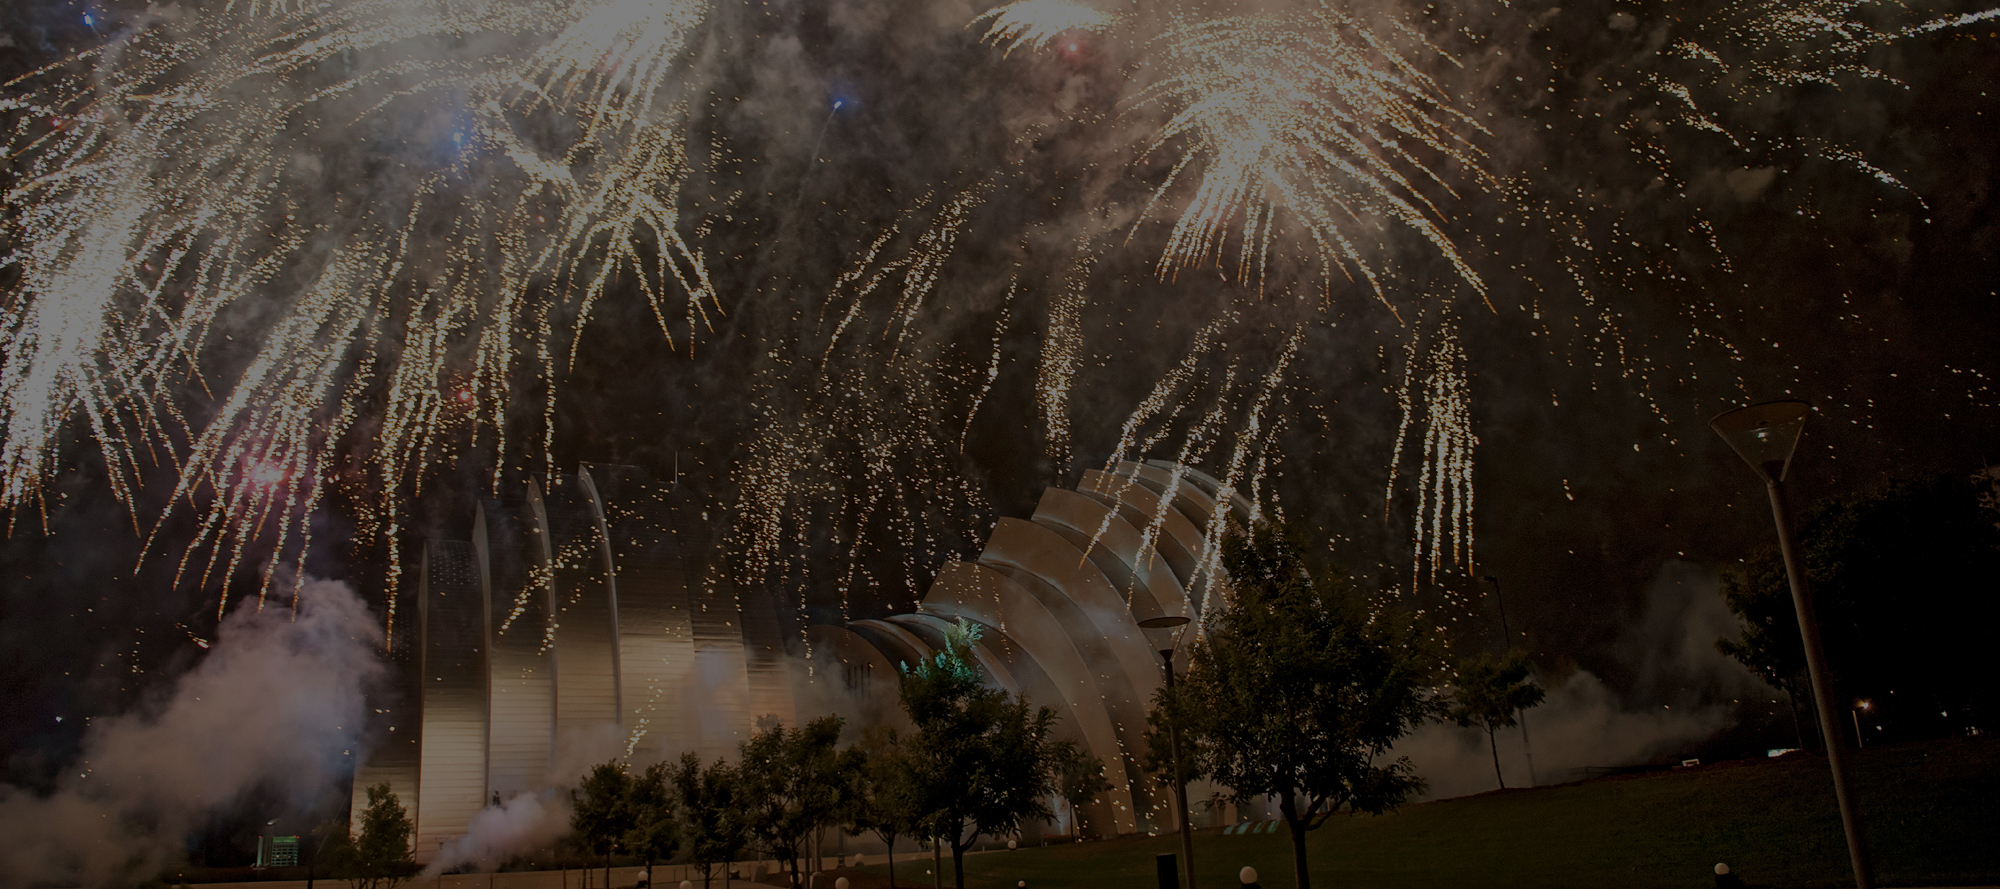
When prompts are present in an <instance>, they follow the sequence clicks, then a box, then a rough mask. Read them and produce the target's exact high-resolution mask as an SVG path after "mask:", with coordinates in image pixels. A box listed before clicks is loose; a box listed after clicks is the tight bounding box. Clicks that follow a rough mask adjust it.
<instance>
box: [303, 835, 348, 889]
mask: <svg viewBox="0 0 2000 889" xmlns="http://www.w3.org/2000/svg"><path fill="white" fill-rule="evenodd" d="M299 851H300V852H301V853H302V855H301V857H302V858H304V859H305V865H306V889H313V882H314V879H315V878H317V877H318V876H319V875H320V874H322V873H335V872H338V871H340V870H341V869H342V868H345V867H347V862H348V860H349V859H350V858H351V857H352V855H353V851H354V845H353V843H352V842H350V841H349V840H348V838H347V819H345V818H330V819H327V820H325V821H322V822H320V823H319V824H318V825H316V826H314V827H313V829H312V836H311V837H309V838H307V840H306V842H305V844H304V845H303V846H302V847H301V848H300V849H299Z"/></svg>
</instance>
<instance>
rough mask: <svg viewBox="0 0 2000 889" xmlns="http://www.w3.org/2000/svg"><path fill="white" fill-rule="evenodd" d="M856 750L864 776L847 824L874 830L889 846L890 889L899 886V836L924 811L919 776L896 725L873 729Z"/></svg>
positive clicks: (913, 829)
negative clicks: (897, 867)
mask: <svg viewBox="0 0 2000 889" xmlns="http://www.w3.org/2000/svg"><path fill="white" fill-rule="evenodd" d="M856 752H857V754H858V755H857V757H856V760H855V762H856V765H857V766H858V767H859V772H860V779H861V780H860V781H859V783H858V785H857V787H856V794H855V798H854V802H853V805H852V806H851V807H850V808H849V809H848V818H849V820H848V824H847V826H848V829H849V830H850V831H852V832H854V833H857V834H858V833H873V834H875V835H876V836H877V837H880V838H881V839H882V843H883V845H886V846H888V847H889V889H896V838H897V837H901V836H909V835H910V834H912V833H914V832H916V831H917V829H918V826H919V818H920V816H921V815H922V813H921V812H920V811H919V808H918V807H919V805H920V804H921V802H922V800H921V798H920V795H919V788H918V786H917V780H916V776H915V775H913V774H912V773H911V769H910V761H909V757H907V756H905V755H904V753H903V746H902V741H901V739H900V738H898V737H897V736H896V730H895V729H892V728H889V727H887V726H878V727H876V728H873V729H870V730H869V731H868V732H867V733H866V734H864V735H862V736H861V743H860V744H859V745H857V748H856Z"/></svg>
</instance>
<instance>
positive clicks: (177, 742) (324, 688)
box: [0, 580, 383, 886]
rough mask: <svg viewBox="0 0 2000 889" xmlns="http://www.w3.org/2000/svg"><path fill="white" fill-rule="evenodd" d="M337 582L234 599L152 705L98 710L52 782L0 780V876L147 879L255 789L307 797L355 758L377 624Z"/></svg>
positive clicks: (374, 662) (280, 797)
mask: <svg viewBox="0 0 2000 889" xmlns="http://www.w3.org/2000/svg"><path fill="white" fill-rule="evenodd" d="M378 626H379V624H378V622H377V620H376V619H375V618H374V616H372V615H371V614H370V612H369V610H368V608H367V606H366V605H364V604H363V603H362V601H361V599H360V598H359V597H357V596H356V595H355V594H354V592H353V591H352V590H351V589H349V588H348V586H347V585H346V584H344V583H339V582H335V581H325V580H308V581H307V582H306V583H305V584H304V585H303V587H302V589H301V593H300V596H299V610H298V612H297V614H296V615H294V614H293V613H292V612H291V611H289V610H288V609H286V608H284V607H281V606H279V605H277V604H276V603H275V602H274V603H273V604H271V605H270V606H268V607H265V608H263V609H262V610H259V609H257V608H256V607H255V606H254V605H247V604H246V606H245V607H240V608H238V609H237V610H236V611H235V612H234V613H233V614H231V615H229V616H228V617H227V618H225V619H224V620H223V622H222V626H221V631H220V633H219V634H218V638H217V640H216V642H215V644H214V647H213V648H212V649H211V650H210V651H209V652H208V655H207V656H206V657H205V658H204V659H203V660H202V661H201V662H200V663H199V664H197V665H196V666H195V667H194V668H193V669H192V670H190V671H189V672H188V673H187V674H186V675H184V676H182V677H181V678H180V679H179V680H178V681H176V682H175V683H174V684H173V685H172V686H171V687H170V688H168V689H166V690H165V691H164V692H163V693H162V694H161V695H160V696H159V697H158V698H157V699H156V700H155V701H154V702H153V703H152V704H151V705H150V706H145V707H142V708H140V709H138V710H136V711H134V712H129V713H124V714H120V715H116V716H110V717H105V718H101V719H98V720H96V721H94V722H93V723H92V725H91V726H90V728H89V730H88V731H87V732H86V733H85V735H84V740H83V744H82V751H81V756H80V757H79V758H78V760H77V761H76V762H75V763H73V764H72V767H71V768H70V770H69V773H68V774H67V775H66V776H65V778H64V779H63V780H62V781H61V782H60V784H59V785H58V787H57V789H56V790H55V792H54V793H53V794H51V795H47V796H43V795H38V794H35V793H32V792H30V791H26V790H23V789H21V788H18V787H13V786H0V834H4V835H5V836H6V837H7V838H8V840H7V842H6V843H4V844H0V886H26V885H29V884H33V883H38V882H43V881H73V880H80V881H81V883H82V884H83V885H85V886H101V885H107V884H113V883H117V882H120V881H125V880H136V879H143V878H145V877H146V876H149V875H151V874H152V873H154V872H156V871H158V870H159V869H160V868H161V867H163V866H165V865H166V864H168V863H170V861H171V860H172V858H173V857H174V856H176V855H178V854H181V852H182V848H183V845H182V844H183V843H184V841H185V838H186V836H187V835H188V834H189V833H190V832H191V831H193V830H196V829H198V828H199V827H200V826H201V824H202V823H203V822H204V821H205V820H206V819H207V818H209V817H210V816H212V815H214V814H216V813H218V812H220V811H222V810H223V809H225V808H226V807H228V806H230V805H231V804H233V803H236V802H238V801H239V800H241V799H243V798H244V797H245V796H246V795H248V794H251V793H252V792H260V791H261V792H270V793H273V794H274V795H275V799H276V800H277V802H278V805H281V806H286V807H291V808H297V809H304V808H306V807H308V806H310V805H311V804H312V803H313V802H314V800H315V798H316V797H317V796H318V795H319V794H321V793H323V792H326V791H328V790H329V789H331V788H334V787H335V786H336V785H337V784H338V783H339V781H340V780H341V779H343V778H344V777H345V776H346V775H347V774H348V770H349V769H350V767H351V766H350V763H352V762H353V757H356V756H359V755H360V754H361V753H362V752H363V751H361V750H359V749H358V748H357V747H356V740H357V737H358V736H359V734H360V730H361V728H362V723H363V717H364V715H365V713H366V711H365V709H364V705H363V700H362V692H363V688H364V686H366V685H367V684H369V683H370V682H372V681H374V680H375V679H376V677H377V676H378V675H379V674H380V673H381V671H382V669H383V666H382V664H381V662H380V660H379V659H378V658H377V656H376V652H377V651H378V650H379V648H380V645H381V631H380V630H379V629H378Z"/></svg>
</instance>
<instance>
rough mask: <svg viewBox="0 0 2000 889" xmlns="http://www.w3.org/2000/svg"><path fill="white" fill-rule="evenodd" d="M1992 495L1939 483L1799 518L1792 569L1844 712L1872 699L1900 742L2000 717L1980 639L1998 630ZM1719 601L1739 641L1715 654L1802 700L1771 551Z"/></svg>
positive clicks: (1999, 547)
mask: <svg viewBox="0 0 2000 889" xmlns="http://www.w3.org/2000/svg"><path fill="white" fill-rule="evenodd" d="M1991 493H1992V492H1991V488H1990V480H1989V479H1985V478H1983V477H1969V476H1965V475H1957V474H1950V475H1939V476H1932V477H1928V478H1921V479H1915V480H1909V481H1895V482H1891V483H1890V484H1889V485H1887V486H1886V487H1884V488H1883V489H1882V490H1880V491H1878V492H1875V493H1872V494H1869V495H1865V496H1855V497H1838V498H1832V499H1828V500H1825V501H1822V502H1820V503H1817V504H1814V505H1813V506H1812V507H1810V508H1808V509H1806V510H1805V511H1804V512H1803V513H1802V514H1801V516H1800V519H1799V523H1798V528H1797V531H1798V537H1799V549H1800V558H1801V560H1802V561H1803V563H1804V565H1805V570H1806V573H1807V575H1808V577H1809V578H1810V579H1811V583H1812V589H1813V598H1814V605H1815V610H1816V611H1817V612H1818V618H1819V623H1820V632H1821V634H1822V636H1823V637H1824V639H1825V641H1826V652H1827V662H1828V666H1829V667H1830V668H1831V669H1832V671H1833V674H1834V681H1835V686H1836V689H1837V690H1838V693H1839V694H1840V695H1841V696H1842V698H1843V700H1851V699H1866V700H1871V701H1872V702H1873V708H1872V710H1873V712H1875V713H1876V714H1878V716H1879V717H1880V718H1881V720H1882V722H1883V723H1884V724H1885V725H1886V726H1887V727H1888V728H1890V729H1891V730H1892V731H1891V733H1892V734H1895V735H1897V736H1900V737H1934V736H1938V735H1942V734H1955V733H1958V732H1960V731H1962V730H1963V729H1964V727H1965V726H1968V725H1974V724H1977V723H1974V722H1972V719H1974V718H1975V714H1983V717H1982V718H1984V719H1986V720H1988V721H1990V720H1991V719H1992V715H1993V714H1994V713H1995V712H1996V711H2000V689H1996V687H1995V685H1994V684H1993V683H1991V682H1986V681H1983V678H1982V677H1983V676H1984V675H1985V674H1986V673H1988V672H1990V670H1988V669H1986V667H1985V665H1984V664H1983V663H1982V661H1983V659H1984V657H1983V652H1984V650H1985V648H1986V640H1985V636H1986V634H1987V633H1988V632H1989V630H1988V628H1989V627H1991V626H1993V625H1994V624H1995V623H1996V622H2000V598H1996V597H1995V596H1994V595H1993V588H1994V578H1995V577H2000V528H1996V526H1995V520H1996V518H2000V515H1996V513H1995V511H1994V509H1993V506H1992V503H1991ZM1982 496H1983V497H1984V498H1985V499H1984V500H1982ZM1723 595H1724V598H1725V601H1727V602H1728V604H1729V608H1730V610H1731V611H1733V612H1735V613H1736V615H1737V617H1738V619H1739V620H1740V621H1741V623H1742V631H1741V634H1740V635H1739V636H1737V637H1736V638H1734V639H1723V640H1721V641H1720V642H1719V643H1718V646H1717V647H1718V648H1720V649H1721V650H1722V651H1723V652H1724V653H1725V654H1728V655H1730V656H1731V657H1734V658H1736V659H1737V660H1738V661H1740V662H1741V663H1743V665H1744V666H1746V667H1749V668H1750V669H1751V671H1752V672H1755V673H1756V674H1757V675H1758V676H1760V677H1762V678H1763V679H1764V681H1765V682H1767V683H1769V684H1770V685H1772V686H1774V687H1776V688H1779V689H1783V690H1785V691H1787V692H1792V693H1794V694H1795V695H1796V694H1797V693H1798V692H1803V691H1805V686H1804V685H1803V684H1802V679H1801V674H1802V673H1803V671H1804V667H1805V657H1804V654H1803V649H1802V647H1801V645H1800V642H1799V630H1798V621H1797V618H1796V616H1795V612H1794V610H1793V607H1792V599H1791V590H1790V587H1789V586H1788V584H1787V580H1786V577H1785V572H1784V563H1783V561H1782V560H1781V559H1780V557H1779V554H1778V551H1777V548H1776V547H1774V546H1772V547H1763V548H1760V549H1759V550H1757V551H1756V552H1754V553H1753V554H1752V555H1751V556H1750V558H1748V559H1746V560H1745V561H1744V563H1743V565H1742V566H1741V567H1740V568H1739V569H1738V570H1736V571H1734V572H1731V573H1730V574H1729V575H1728V576H1727V577H1726V578H1725V581H1724V587H1723ZM1872 737H1873V736H1872V735H1871V738H1872Z"/></svg>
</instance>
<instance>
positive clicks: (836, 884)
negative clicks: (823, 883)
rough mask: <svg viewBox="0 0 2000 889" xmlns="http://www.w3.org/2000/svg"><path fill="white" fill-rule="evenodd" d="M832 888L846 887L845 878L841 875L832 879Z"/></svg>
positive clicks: (841, 888)
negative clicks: (836, 878)
mask: <svg viewBox="0 0 2000 889" xmlns="http://www.w3.org/2000/svg"><path fill="white" fill-rule="evenodd" d="M833 889H847V878H846V877H841V878H840V879H838V880H834V881H833Z"/></svg>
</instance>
